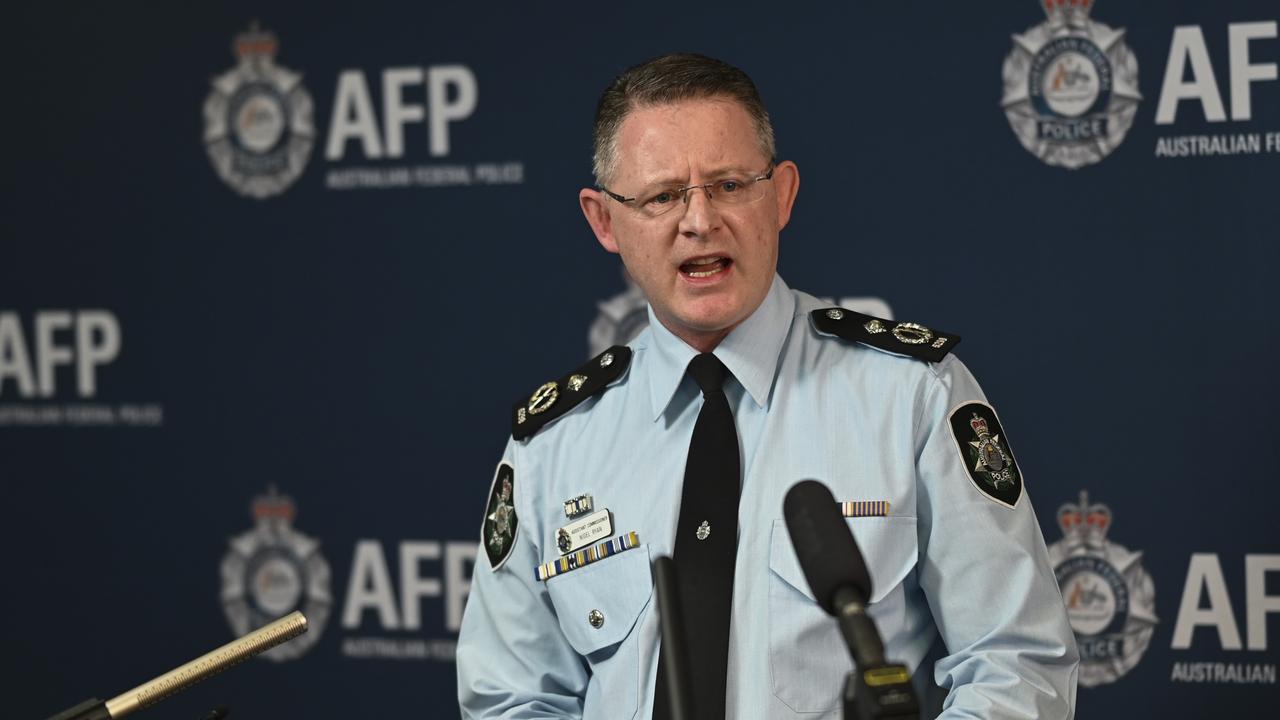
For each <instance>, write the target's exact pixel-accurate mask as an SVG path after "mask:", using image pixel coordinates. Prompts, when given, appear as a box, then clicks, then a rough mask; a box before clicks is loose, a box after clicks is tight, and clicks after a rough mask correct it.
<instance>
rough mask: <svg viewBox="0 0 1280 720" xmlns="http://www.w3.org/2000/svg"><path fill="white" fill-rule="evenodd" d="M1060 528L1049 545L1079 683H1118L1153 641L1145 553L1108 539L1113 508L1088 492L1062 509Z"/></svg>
mask: <svg viewBox="0 0 1280 720" xmlns="http://www.w3.org/2000/svg"><path fill="white" fill-rule="evenodd" d="M1058 526H1059V527H1060V528H1062V536H1063V537H1062V539H1061V540H1059V541H1058V542H1056V543H1054V544H1052V545H1050V546H1049V560H1050V562H1051V563H1052V564H1053V567H1054V574H1055V575H1057V578H1058V587H1059V588H1061V589H1062V599H1063V602H1064V604H1065V605H1066V606H1067V617H1068V618H1069V619H1070V621H1071V629H1072V630H1074V631H1075V635H1076V644H1077V645H1078V646H1079V647H1080V685H1081V686H1082V687H1095V686H1097V685H1105V684H1107V683H1112V682H1115V681H1116V680H1119V679H1120V678H1121V677H1123V676H1124V674H1125V673H1127V672H1129V671H1130V670H1132V669H1133V668H1134V666H1136V665H1137V664H1138V661H1139V660H1141V659H1142V655H1143V653H1145V652H1146V650H1147V646H1148V645H1150V643H1151V635H1152V633H1153V632H1154V630H1155V626H1156V623H1158V622H1159V620H1158V619H1157V618H1156V614H1155V585H1154V583H1153V582H1152V581H1151V576H1150V575H1148V574H1147V572H1146V570H1144V569H1143V568H1142V553H1141V551H1139V552H1134V551H1131V550H1129V549H1127V548H1125V547H1124V546H1122V545H1119V544H1117V543H1114V542H1110V541H1108V540H1107V531H1108V530H1110V529H1111V509H1110V508H1108V507H1107V506H1106V505H1102V504H1100V503H1094V504H1090V503H1089V493H1088V492H1087V491H1081V493H1080V503H1079V504H1072V503H1067V504H1065V505H1063V506H1062V507H1060V508H1058Z"/></svg>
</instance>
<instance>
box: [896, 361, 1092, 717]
mask: <svg viewBox="0 0 1280 720" xmlns="http://www.w3.org/2000/svg"><path fill="white" fill-rule="evenodd" d="M933 370H934V373H935V376H934V378H933V379H932V380H931V381H930V382H929V385H928V387H927V389H926V390H925V393H924V401H923V407H922V409H921V413H920V418H919V420H918V422H917V428H918V440H917V445H916V447H917V450H918V452H919V455H918V456H917V460H916V462H917V471H918V477H919V481H920V494H919V507H918V511H919V518H920V525H919V533H920V560H919V563H920V584H921V587H922V588H923V589H924V592H925V595H926V596H927V598H928V601H929V606H930V609H931V610H932V612H933V616H934V619H935V621H936V622H937V625H938V629H939V631H940V632H941V634H942V639H943V642H944V643H945V644H946V647H947V653H948V654H947V655H946V656H945V657H943V658H942V659H941V660H940V661H938V663H937V665H936V666H935V671H934V676H935V680H936V681H937V683H938V684H939V685H940V686H942V687H944V688H947V689H948V690H949V692H948V694H947V699H946V702H945V704H944V706H943V707H944V709H943V713H942V715H941V716H940V717H942V718H961V717H965V718H973V717H981V718H1044V719H1046V720H1047V719H1050V718H1071V717H1073V716H1074V712H1075V699H1076V675H1077V672H1078V664H1079V654H1078V651H1077V649H1076V644H1075V638H1074V636H1073V634H1072V631H1071V626H1070V624H1069V622H1068V621H1067V616H1066V611H1065V609H1064V607H1063V603H1062V596H1061V594H1060V593H1059V591H1058V584H1057V581H1056V579H1055V578H1054V574H1053V569H1052V567H1051V566H1050V563H1049V557H1048V553H1047V552H1046V550H1045V544H1044V537H1043V536H1042V535H1041V533H1040V526H1039V524H1038V523H1037V521H1036V516H1035V512H1034V511H1033V510H1032V508H1031V500H1030V498H1028V497H1027V492H1026V487H1025V486H1024V483H1023V478H1022V471H1021V468H1020V467H1019V466H1018V465H1017V460H1016V458H1015V457H1014V455H1013V449H1012V447H1011V446H1010V443H1009V440H1010V439H1009V437H1007V436H1006V435H1005V433H1004V428H1003V427H1001V425H1000V423H999V419H998V417H997V416H996V415H995V411H994V410H993V409H992V408H991V407H990V405H988V404H987V401H986V398H985V397H984V396H983V394H982V390H981V389H980V388H979V387H978V384H977V382H976V381H975V380H974V379H973V376H972V375H970V374H969V371H968V370H967V369H966V368H965V367H964V365H963V364H961V363H960V362H959V361H958V360H956V359H955V358H954V357H948V358H946V359H945V360H943V361H942V362H941V363H938V364H937V365H935V366H933Z"/></svg>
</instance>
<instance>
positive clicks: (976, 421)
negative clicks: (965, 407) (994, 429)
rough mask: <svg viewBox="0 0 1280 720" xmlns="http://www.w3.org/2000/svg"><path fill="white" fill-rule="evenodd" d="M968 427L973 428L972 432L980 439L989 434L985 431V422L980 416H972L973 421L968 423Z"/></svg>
mask: <svg viewBox="0 0 1280 720" xmlns="http://www.w3.org/2000/svg"><path fill="white" fill-rule="evenodd" d="M969 427H971V428H973V431H974V432H975V433H977V434H978V437H980V438H981V437H986V436H987V435H990V434H991V433H990V432H989V431H988V430H987V421H986V420H985V419H983V418H982V416H980V415H978V413H974V414H973V419H971V420H970V421H969Z"/></svg>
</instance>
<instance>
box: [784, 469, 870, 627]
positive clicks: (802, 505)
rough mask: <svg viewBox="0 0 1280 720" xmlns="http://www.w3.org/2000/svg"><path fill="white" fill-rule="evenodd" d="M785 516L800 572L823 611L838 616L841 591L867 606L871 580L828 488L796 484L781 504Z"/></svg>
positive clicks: (814, 482)
mask: <svg viewBox="0 0 1280 720" xmlns="http://www.w3.org/2000/svg"><path fill="white" fill-rule="evenodd" d="M782 514H783V517H785V518H786V521H787V534H789V535H790V536H791V545H792V546H793V547H794V548H795V551H796V557H797V558H798V559H799V560H800V569H802V570H803V571H804V577H805V580H808V581H809V589H810V590H812V591H813V596H814V597H815V598H817V600H818V604H819V605H821V606H822V609H823V610H826V611H827V612H828V613H830V614H832V615H835V614H836V607H835V596H836V591H838V590H840V589H842V588H846V589H850V590H853V591H854V592H855V593H856V594H857V595H858V596H859V597H858V599H859V600H860V601H861V602H863V603H865V602H866V601H867V598H869V597H871V576H870V575H869V574H868V573H867V564H866V562H864V561H863V559H862V553H861V552H859V551H858V545H857V543H856V542H854V539H853V533H852V532H851V531H850V530H849V526H848V525H847V524H846V523H845V520H844V517H843V516H841V514H840V508H839V505H837V504H836V499H835V498H834V497H832V495H831V491H830V490H828V489H827V486H825V485H823V484H822V483H820V482H818V481H817V480H801V481H800V482H798V483H796V484H795V485H793V486H792V487H791V489H790V490H788V491H787V496H786V498H785V499H784V500H783V502H782Z"/></svg>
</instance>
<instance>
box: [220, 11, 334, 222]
mask: <svg viewBox="0 0 1280 720" xmlns="http://www.w3.org/2000/svg"><path fill="white" fill-rule="evenodd" d="M277 47H278V43H277V41H276V36H275V35H273V34H271V33H269V32H263V31H261V30H259V29H258V27H257V24H256V23H255V24H254V25H253V26H252V27H251V28H250V29H249V31H248V32H245V33H241V34H239V35H237V36H236V38H235V42H234V43H233V44H232V49H233V51H234V52H235V55H236V58H237V59H238V60H239V63H238V64H237V65H236V67H234V68H232V69H231V70H228V71H227V72H225V73H223V74H221V75H219V76H218V77H216V78H214V79H213V90H212V91H211V92H210V93H209V95H208V97H207V98H205V101H204V144H205V149H206V150H207V151H208V153H209V161H210V162H212V163H213V168H214V170H216V171H217V173H218V177H220V178H222V180H223V181H224V182H226V183H227V184H228V185H230V186H231V187H232V189H234V190H235V191H236V192H238V193H240V194H241V195H246V196H248V197H252V198H256V199H259V200H261V199H263V198H268V197H271V196H272V195H278V194H280V193H282V192H284V191H285V189H286V188H288V187H289V186H290V185H292V184H293V183H294V181H295V180H297V179H298V177H299V176H300V175H302V171H303V170H304V169H305V168H306V166H307V161H308V160H309V159H310V158H311V146H312V144H313V143H314V141H315V128H314V127H313V124H312V117H311V116H312V111H313V106H312V103H311V96H310V95H309V94H307V90H306V88H304V87H303V86H302V75H301V74H299V73H296V72H293V71H292V70H289V69H288V68H286V67H283V66H280V65H277V64H276V62H275V56H276V49H277Z"/></svg>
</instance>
